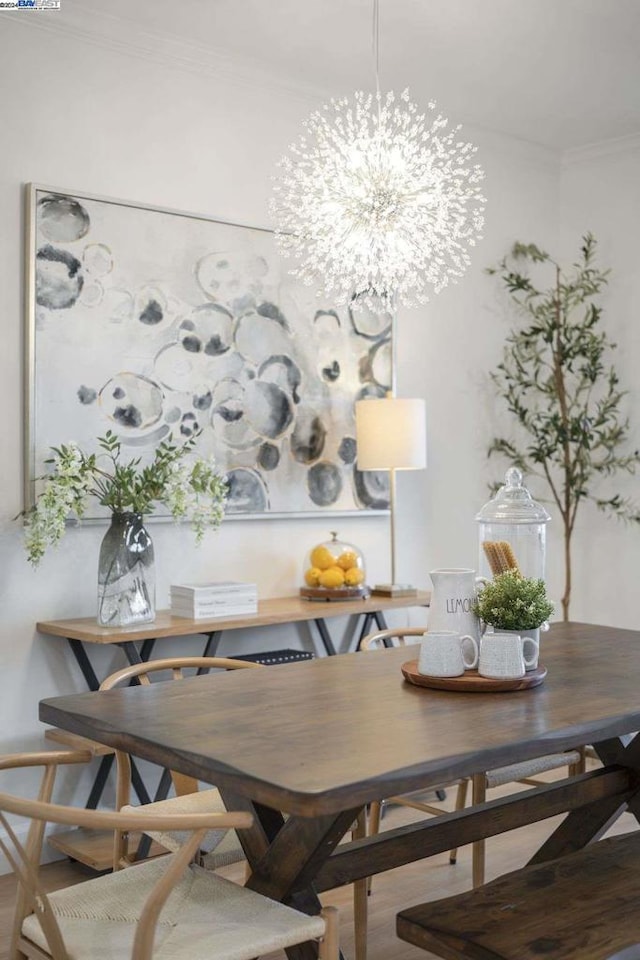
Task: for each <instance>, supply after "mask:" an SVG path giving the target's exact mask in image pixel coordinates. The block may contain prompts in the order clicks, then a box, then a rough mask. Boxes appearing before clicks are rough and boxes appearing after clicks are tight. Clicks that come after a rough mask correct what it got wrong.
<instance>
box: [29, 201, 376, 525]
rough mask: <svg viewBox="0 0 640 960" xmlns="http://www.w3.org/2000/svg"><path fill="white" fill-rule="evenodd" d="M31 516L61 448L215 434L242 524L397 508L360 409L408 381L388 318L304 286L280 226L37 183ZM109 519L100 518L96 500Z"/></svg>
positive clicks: (207, 444) (131, 446)
mask: <svg viewBox="0 0 640 960" xmlns="http://www.w3.org/2000/svg"><path fill="white" fill-rule="evenodd" d="M27 193H28V204H27V206H28V230H27V244H28V253H27V269H26V275H27V298H26V300H27V314H28V317H27V321H28V336H27V340H28V351H27V354H28V389H27V394H28V407H29V410H28V418H27V419H28V427H27V469H26V488H27V497H26V499H27V506H29V505H30V504H32V503H33V501H34V496H35V495H36V492H37V490H38V485H37V483H38V481H37V478H40V477H42V476H43V474H45V473H46V466H45V460H46V458H47V456H49V454H50V447H52V446H57V445H59V444H60V443H65V442H68V441H69V440H75V441H76V442H77V443H78V444H80V446H81V447H82V449H83V450H85V451H86V452H91V451H92V450H97V445H96V438H97V437H99V436H102V435H104V434H105V433H106V431H107V430H108V429H110V430H112V431H114V432H115V433H116V434H117V435H118V437H119V438H120V440H121V442H122V444H123V447H124V449H125V452H126V451H127V450H129V451H130V454H131V457H141V458H142V459H143V460H144V459H145V457H148V456H149V455H150V454H151V453H152V452H153V450H154V449H155V447H156V446H157V444H158V443H159V442H160V441H161V440H162V439H165V438H168V437H169V436H172V437H173V439H174V441H180V440H181V439H184V438H187V437H190V436H192V435H193V434H194V433H197V434H198V441H197V450H198V453H199V454H201V455H203V456H206V455H209V454H213V455H214V456H215V457H216V460H217V463H218V466H219V468H220V469H221V470H223V471H225V472H226V474H227V476H228V480H229V487H230V497H229V505H228V510H227V513H228V515H231V516H238V517H256V516H274V515H279V516H282V515H288V514H313V515H318V514H319V513H322V512H325V513H333V512H342V511H361V512H367V511H369V512H370V511H372V510H373V511H375V510H384V509H387V508H388V484H387V475H386V474H385V473H375V472H366V473H365V472H360V471H358V469H357V466H356V441H355V414H354V403H355V401H356V400H357V399H360V398H364V397H368V396H371V397H380V396H384V394H385V392H386V391H387V390H388V389H389V384H390V380H391V356H390V326H391V318H390V316H389V314H388V313H386V312H384V311H382V310H381V311H380V313H375V312H374V311H372V310H370V309H369V310H367V309H362V308H361V309H358V310H351V309H349V308H346V309H344V308H343V309H339V310H338V309H335V307H334V306H333V305H332V304H331V303H329V302H325V301H323V300H321V299H318V297H317V295H316V292H315V291H314V290H313V289H312V288H309V287H305V286H303V285H302V284H300V282H299V281H296V280H293V279H292V278H291V277H290V276H289V275H288V274H287V271H286V265H285V264H283V263H282V261H281V259H280V257H279V255H278V254H277V252H276V249H275V245H274V239H273V234H272V233H271V231H269V230H262V229H257V228H252V227H244V226H240V225H237V224H232V223H224V222H221V221H218V220H213V219H211V218H209V217H207V216H197V215H193V214H187V213H182V212H179V211H173V210H167V209H163V208H159V207H148V206H141V205H138V204H135V203H129V202H126V201H120V200H112V199H108V198H104V197H97V196H91V195H88V194H81V193H76V192H73V193H69V192H67V191H61V190H57V189H51V188H48V187H41V186H37V185H34V184H30V185H29V187H28V191H27ZM92 509H94V510H95V511H96V516H98V515H99V509H98V508H92Z"/></svg>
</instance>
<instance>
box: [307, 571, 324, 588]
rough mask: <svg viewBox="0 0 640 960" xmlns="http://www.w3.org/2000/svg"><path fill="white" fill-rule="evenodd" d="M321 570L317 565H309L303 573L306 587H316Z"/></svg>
mask: <svg viewBox="0 0 640 960" xmlns="http://www.w3.org/2000/svg"><path fill="white" fill-rule="evenodd" d="M321 573H322V570H319V569H318V567H309V569H308V570H307V572H306V573H305V575H304V580H305V583H306V584H307V586H308V587H317V586H318V583H319V582H320V574H321Z"/></svg>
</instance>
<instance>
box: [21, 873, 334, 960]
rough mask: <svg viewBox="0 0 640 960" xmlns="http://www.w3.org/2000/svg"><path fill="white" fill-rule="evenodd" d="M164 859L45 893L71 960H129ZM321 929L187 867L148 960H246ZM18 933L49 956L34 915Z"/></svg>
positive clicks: (318, 921) (319, 923) (312, 920)
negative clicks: (137, 930)
mask: <svg viewBox="0 0 640 960" xmlns="http://www.w3.org/2000/svg"><path fill="white" fill-rule="evenodd" d="M167 860H168V858H166V857H160V858H158V859H155V860H151V861H148V862H146V863H143V864H141V865H140V866H134V867H129V868H128V869H127V870H120V871H118V872H116V873H111V874H107V875H105V876H103V877H98V878H96V879H95V880H88V881H87V882H85V883H81V884H78V885H77V886H73V887H68V888H67V889H65V890H59V891H57V892H55V893H52V894H50V895H49V901H50V903H51V906H52V908H53V911H54V913H55V916H56V919H57V921H58V924H59V926H60V930H61V932H62V937H63V939H64V941H65V945H66V947H67V950H68V954H69V960H123V958H125V957H130V956H131V950H132V946H133V938H134V935H135V930H136V924H137V922H138V919H139V916H140V912H141V910H142V907H143V905H144V902H145V899H146V898H147V896H148V895H149V893H150V890H151V888H152V886H153V885H154V883H156V882H157V881H158V879H159V877H160V876H161V875H162V873H163V870H164V869H165V865H166V863H167ZM218 910H219V911H220V917H221V918H220V919H217V918H216V916H217V911H218ZM324 928H325V925H324V920H323V919H322V917H309V916H306V915H305V914H301V913H298V911H296V910H292V909H290V908H289V907H286V906H284V904H281V903H277V902H275V901H273V900H267V899H266V898H265V897H262V896H260V895H259V894H256V893H254V892H253V891H252V890H248V889H247V888H246V887H241V886H239V885H238V884H235V883H231V882H230V881H228V880H225V879H224V878H223V877H220V876H219V875H217V874H215V873H211V872H210V871H207V870H203V869H202V868H201V867H198V866H195V865H192V866H191V867H189V868H188V870H187V871H185V874H184V876H183V878H182V879H181V880H180V881H179V882H178V883H176V885H175V887H174V889H173V892H172V893H171V895H170V897H169V899H168V901H167V903H166V905H165V907H164V909H163V910H162V913H161V914H160V919H159V920H158V924H157V928H156V939H155V945H154V953H153V956H154V960H216V958H217V957H224V960H251V958H253V957H257V956H261V955H263V954H266V953H270V952H271V951H273V950H283V949H285V948H286V947H288V946H291V945H292V944H297V943H301V942H303V941H305V940H313V939H315V938H319V937H321V936H322V935H323V933H324ZM22 933H23V935H24V936H25V937H27V938H28V939H29V940H31V941H32V942H33V943H35V944H36V945H37V946H38V947H41V948H42V949H43V950H47V944H46V940H45V939H44V937H43V935H42V932H41V930H40V926H39V924H38V921H37V920H36V918H35V917H34V916H33V915H31V916H29V917H27V918H26V919H25V920H24V922H23V925H22Z"/></svg>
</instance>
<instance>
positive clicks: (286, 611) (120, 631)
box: [36, 591, 430, 866]
mask: <svg viewBox="0 0 640 960" xmlns="http://www.w3.org/2000/svg"><path fill="white" fill-rule="evenodd" d="M429 599H430V594H429V592H428V591H420V592H419V593H418V594H417V595H415V596H412V597H383V596H372V597H368V598H367V599H364V600H341V601H336V602H332V601H330V602H317V601H312V600H305V599H302V598H301V597H276V598H273V599H269V600H260V601H259V602H258V612H257V613H255V614H250V615H248V616H239V617H228V618H221V617H216V618H215V619H211V620H204V619H201V620H189V619H187V618H185V617H174V616H172V614H171V612H170V611H168V610H161V611H159V612H158V614H157V616H156V619H155V620H154V621H153V623H143V624H134V625H133V626H130V627H101V626H99V625H98V624H97V623H96V621H95V619H94V618H92V617H81V618H77V619H73V620H44V621H41V622H40V623H38V624H36V628H37V630H38V631H39V633H41V634H43V635H44V636H45V637H64V638H65V639H66V640H67V642H68V643H69V646H70V647H71V651H72V653H73V655H74V657H75V659H76V661H77V663H78V666H79V667H80V670H81V672H82V676H83V677H84V679H85V681H86V684H87V686H88V688H89V689H90V690H97V689H98V688H99V686H100V680H99V679H98V676H97V674H96V672H95V670H94V668H93V664H92V663H91V660H90V658H89V654H88V648H89V649H90V645H91V644H111V645H113V646H116V647H119V648H120V649H121V650H122V651H123V653H124V655H125V657H126V658H127V660H128V662H129V663H131V664H133V663H142V662H146V661H147V660H149V659H150V658H151V655H152V653H153V648H154V646H155V643H156V640H159V639H161V638H163V637H171V638H179V637H188V636H194V635H202V636H204V637H205V638H206V641H205V648H204V651H203V656H205V657H214V656H216V654H217V651H218V648H219V647H220V643H221V641H222V635H223V633H225V632H226V631H230V630H240V629H245V630H246V629H253V628H257V627H266V626H272V625H277V624H283V625H284V624H294V623H304V622H309V621H312V622H313V623H314V624H315V626H316V629H317V631H318V634H319V636H320V640H321V641H322V644H323V646H324V650H325V652H326V655H327V656H334V655H335V654H336V653H337V650H336V648H335V645H334V643H333V640H332V639H331V635H330V633H329V629H328V627H327V620H329V619H331V618H333V617H345V616H356V617H357V618H358V621H361V622H359V623H356V626H355V630H354V637H355V635H356V634H357V639H356V642H355V644H354V643H353V641H352V643H351V645H350V646H352V648H353V649H356V650H357V649H358V647H359V645H360V641H361V640H362V638H363V637H365V636H366V635H367V633H369V632H370V631H371V629H372V625H373V624H375V625H376V627H377V628H378V629H379V630H384V629H386V627H387V622H386V620H385V617H384V612H385V611H387V610H401V609H407V608H408V607H424V606H428V604H429ZM425 622H426V617H425ZM358 626H360V630H359V632H358ZM227 655H228V656H233V652H232V651H229V652H228V654H227ZM48 734H49V735H50V737H51V739H57V738H60V739H63V738H64V737H68V736H69V735H68V734H64V733H63V732H61V731H55V730H51V731H48ZM65 742H67V741H66V740H65ZM96 747H97V745H96ZM96 756H100V765H99V767H98V772H97V774H96V777H95V780H94V782H93V786H92V788H91V791H90V794H89V798H88V800H87V807H91V808H95V807H97V805H98V803H99V802H100V798H101V796H102V793H103V791H104V788H105V784H106V782H107V777H108V776H109V771H110V770H111V766H112V764H113V753H112V752H111V751H109V750H107V751H106V752H105V751H99V750H96ZM132 781H133V786H134V789H135V792H136V794H137V795H138V798H139V800H140V802H141V803H150V802H151V801H152V799H155V800H159V799H162V798H163V797H164V796H166V795H167V792H168V790H169V787H170V777H169V775H168V772H167V771H165V772H164V773H163V775H162V777H161V779H160V782H159V784H158V787H157V789H156V792H155V796H154V797H153V798H152V797H151V796H150V795H149V792H148V790H147V788H146V786H145V784H144V782H143V780H142V778H141V776H140V774H139V772H138V770H137V768H136V767H135V765H134V767H133V769H132ZM64 852H65V853H68V854H69V855H70V856H73V857H75V858H76V859H79V860H83V862H88V861H87V859H86V857H84V856H83V854H82V851H80V850H78V849H76V850H73V851H72V850H70V849H65V851H64ZM110 855H111V854H110V851H107V858H109V857H110ZM91 857H92V861H91V865H92V866H95V862H96V860H97V854H96V852H95V851H92V852H91ZM107 863H108V859H107Z"/></svg>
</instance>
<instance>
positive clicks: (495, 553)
mask: <svg viewBox="0 0 640 960" xmlns="http://www.w3.org/2000/svg"><path fill="white" fill-rule="evenodd" d="M550 519H551V516H550V515H549V513H548V511H547V510H546V508H545V507H544V506H543V505H542V504H541V503H538V502H537V501H536V500H534V499H533V497H532V496H531V494H530V493H529V491H528V490H527V488H526V487H525V485H524V478H523V475H522V471H521V470H519V469H518V467H510V468H509V469H508V470H507V472H506V474H505V482H504V485H503V486H501V487H500V489H499V490H498V492H497V493H496V495H495V497H493V498H492V499H491V500H489V501H488V502H487V503H485V505H484V506H483V507H482V509H481V510H480V511H479V512H478V513H477V514H476V520H477V521H478V532H479V563H478V572H479V573H480V574H481V575H483V576H488V577H491V576H495V575H496V574H498V573H504V572H505V571H506V570H513V569H516V570H519V572H520V573H521V574H522V575H523V576H525V577H535V578H538V579H542V580H544V575H545V552H546V525H547V524H548V522H549V520H550Z"/></svg>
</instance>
